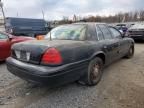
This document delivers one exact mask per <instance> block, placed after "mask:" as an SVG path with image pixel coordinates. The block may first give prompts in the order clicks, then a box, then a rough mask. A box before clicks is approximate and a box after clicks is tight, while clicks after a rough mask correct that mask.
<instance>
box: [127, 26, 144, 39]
mask: <svg viewBox="0 0 144 108" xmlns="http://www.w3.org/2000/svg"><path fill="white" fill-rule="evenodd" d="M127 35H128V36H129V37H131V38H133V39H134V40H144V23H139V24H138V23H137V24H135V25H134V26H132V27H130V28H129V29H128V32H127Z"/></svg>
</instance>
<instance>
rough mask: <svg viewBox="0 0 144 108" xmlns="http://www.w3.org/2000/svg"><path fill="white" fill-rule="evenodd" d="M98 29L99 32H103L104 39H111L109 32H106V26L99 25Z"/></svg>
mask: <svg viewBox="0 0 144 108" xmlns="http://www.w3.org/2000/svg"><path fill="white" fill-rule="evenodd" d="M99 27H100V29H101V31H102V32H103V34H104V38H105V39H112V35H111V32H110V31H109V30H108V28H107V26H105V25H102V24H101V25H99Z"/></svg>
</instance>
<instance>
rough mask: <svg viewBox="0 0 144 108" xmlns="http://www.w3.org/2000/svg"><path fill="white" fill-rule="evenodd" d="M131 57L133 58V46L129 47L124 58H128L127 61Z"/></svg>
mask: <svg viewBox="0 0 144 108" xmlns="http://www.w3.org/2000/svg"><path fill="white" fill-rule="evenodd" d="M133 56H134V46H131V47H130V48H129V51H128V53H127V55H126V56H125V57H126V58H128V59H130V58H132V57H133Z"/></svg>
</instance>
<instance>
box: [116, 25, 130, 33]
mask: <svg viewBox="0 0 144 108" xmlns="http://www.w3.org/2000/svg"><path fill="white" fill-rule="evenodd" d="M115 27H116V28H117V29H118V30H121V31H123V33H124V34H125V33H126V32H127V30H128V27H127V25H126V24H117V25H116V26H115Z"/></svg>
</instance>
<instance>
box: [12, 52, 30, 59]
mask: <svg viewBox="0 0 144 108" xmlns="http://www.w3.org/2000/svg"><path fill="white" fill-rule="evenodd" d="M15 53H16V56H17V59H19V60H22V61H29V60H30V52H26V51H15Z"/></svg>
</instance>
